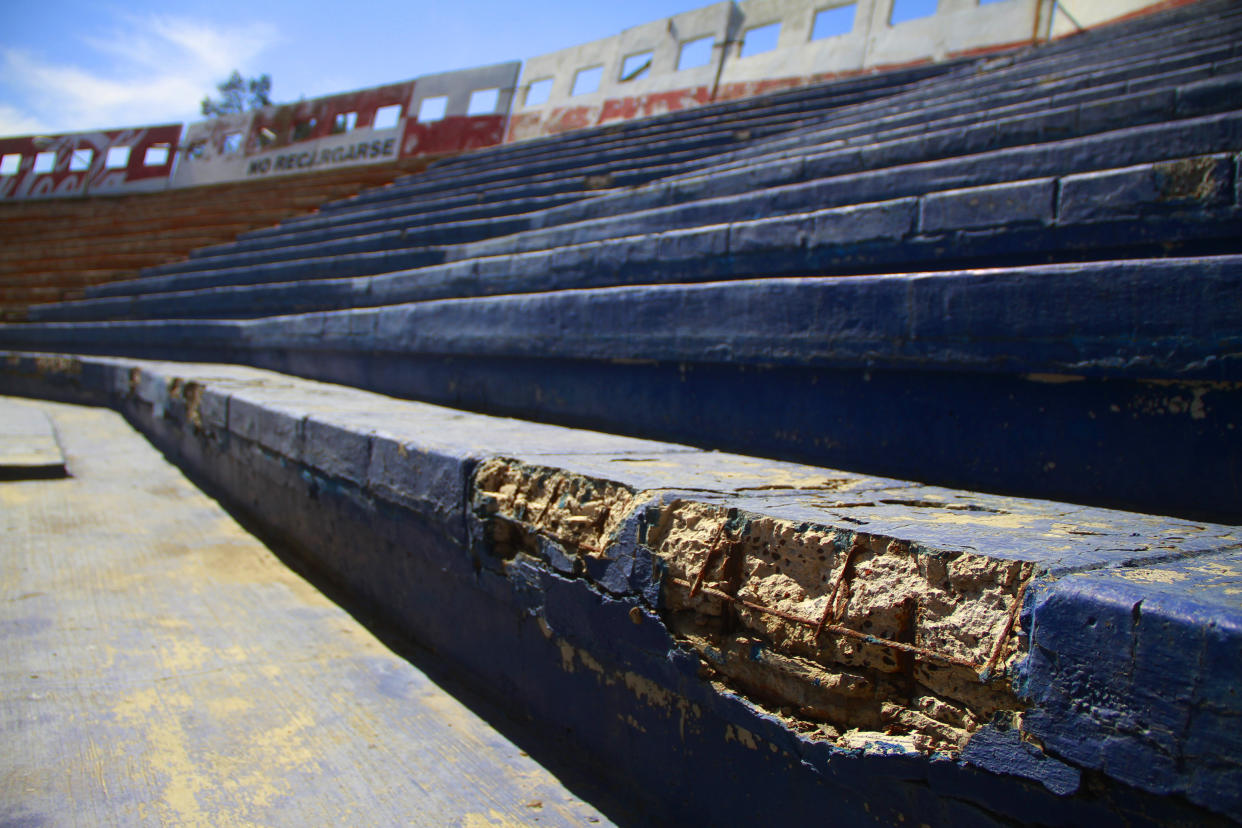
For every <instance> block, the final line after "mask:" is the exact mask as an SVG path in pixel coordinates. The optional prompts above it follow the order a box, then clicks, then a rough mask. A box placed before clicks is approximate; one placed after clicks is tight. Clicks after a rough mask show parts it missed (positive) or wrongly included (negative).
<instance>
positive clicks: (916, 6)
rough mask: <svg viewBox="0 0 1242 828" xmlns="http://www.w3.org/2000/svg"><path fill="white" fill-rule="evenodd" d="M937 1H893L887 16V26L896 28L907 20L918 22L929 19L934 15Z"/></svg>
mask: <svg viewBox="0 0 1242 828" xmlns="http://www.w3.org/2000/svg"><path fill="white" fill-rule="evenodd" d="M938 2H939V0H893V11H892V13H890V14H889V16H888V24H889V25H890V26H896V25H897V24H898V23H905V22H906V21H907V20H918V19H919V18H921V17H931V16H932V15H933V14H935V13H936V4H937V3H938Z"/></svg>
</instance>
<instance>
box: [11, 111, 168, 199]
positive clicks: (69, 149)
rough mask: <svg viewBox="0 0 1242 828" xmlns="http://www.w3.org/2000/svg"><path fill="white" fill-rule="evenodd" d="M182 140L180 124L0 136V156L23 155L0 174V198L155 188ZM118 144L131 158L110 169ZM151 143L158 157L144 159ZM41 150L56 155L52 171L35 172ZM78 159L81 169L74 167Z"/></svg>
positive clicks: (166, 173)
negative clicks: (12, 168)
mask: <svg viewBox="0 0 1242 828" xmlns="http://www.w3.org/2000/svg"><path fill="white" fill-rule="evenodd" d="M180 140H181V125H180V124H161V125H158V126H147V127H135V128H133V129H117V130H104V131H100V132H75V133H71V134H68V135H48V136H23V137H19V138H0V156H11V155H20V156H21V161H20V163H19V164H18V167H17V170H16V172H15V174H12V175H0V199H6V200H7V199H18V198H40V197H54V196H74V195H85V194H86V193H88V192H90V193H124V192H137V191H141V190H147V189H159V188H162V187H163V186H164V184H165V182H167V180H168V176H169V174H170V173H171V172H172V168H173V160H174V159H175V158H176V155H177V149H178V144H179V142H180ZM117 147H128V148H129V158H128V160H127V161H126V163H125V165H124V166H121V167H117V168H115V169H109V168H108V167H107V161H108V151H109V150H111V149H113V148H117ZM152 148H155V151H156V153H158V154H159V155H161V156H162V158H159V159H158V163H152V164H147V163H146V161H147V150H149V149H152ZM161 150H162V152H161ZM40 153H52V154H54V155H55V162H54V164H53V165H52V169H51V171H49V172H40V173H36V172H35V171H34V168H35V160H36V158H37V156H38V155H39V154H40ZM88 159H89V160H88ZM152 160H157V159H156V158H155V157H154V156H153V158H152ZM75 161H76V162H77V163H75ZM80 163H82V164H84V167H85V168H84V169H74V167H77V166H79V164H80Z"/></svg>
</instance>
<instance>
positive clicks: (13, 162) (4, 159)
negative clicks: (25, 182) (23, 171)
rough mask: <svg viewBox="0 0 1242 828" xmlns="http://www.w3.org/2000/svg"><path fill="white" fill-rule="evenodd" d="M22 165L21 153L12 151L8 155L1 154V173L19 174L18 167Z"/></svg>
mask: <svg viewBox="0 0 1242 828" xmlns="http://www.w3.org/2000/svg"><path fill="white" fill-rule="evenodd" d="M21 165H22V156H21V153H18V152H11V153H9V154H8V155H4V156H0V175H17V169H18V167H20V166H21Z"/></svg>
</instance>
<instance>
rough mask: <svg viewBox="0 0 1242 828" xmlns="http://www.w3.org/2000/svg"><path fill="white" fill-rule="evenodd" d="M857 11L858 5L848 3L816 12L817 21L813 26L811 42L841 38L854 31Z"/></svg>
mask: <svg viewBox="0 0 1242 828" xmlns="http://www.w3.org/2000/svg"><path fill="white" fill-rule="evenodd" d="M857 9H858V4H857V3H847V4H846V5H844V6H834V7H833V8H831V9H820V10H819V11H817V12H815V21H814V23H812V24H811V40H823V39H824V38H826V37H840V36H841V35H846V34H849V33H850V32H852V31H854V12H855V11H856V10H857Z"/></svg>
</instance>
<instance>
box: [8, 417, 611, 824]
mask: <svg viewBox="0 0 1242 828" xmlns="http://www.w3.org/2000/svg"><path fill="white" fill-rule="evenodd" d="M10 402H11V401H6V400H4V399H3V398H0V403H4V405H3V407H0V411H2V412H4V413H5V418H6V419H5V420H4V421H5V422H9V421H16V417H17V415H16V414H12V415H10V412H13V411H15V410H16V409H17V406H18V405H20V406H21V409H22V414H23V415H29V412H30V411H38V412H45V413H46V414H47V416H48V417H49V418H50V420H51V422H52V423H53V424H54V426H55V429H56V431H57V433H58V434H59V435H60V438H61V444H62V446H63V448H64V450H65V455H66V457H67V461H68V468H69V473H70V477H68V478H66V479H60V480H33V481H7V482H4V483H0V537H3V538H4V540H3V543H2V544H0V637H2V638H0V640H2V641H3V645H2V646H0V743H3V744H4V746H5V747H4V749H3V750H0V824H4V825H30V826H34V825H75V824H91V825H133V824H179V825H208V824H210V825H245V824H268V825H271V824H284V825H308V824H341V825H347V824H354V825H395V824H406V825H408V824H421V825H462V826H482V825H511V824H544V825H583V824H599V823H607V822H608V820H607V818H606V817H604V816H603V815H602V814H601V813H599V812H598V811H597V810H596V809H595V808H593V807H592V806H590V805H588V804H586V803H584V802H583V801H582V800H580V799H578V798H576V797H575V796H574V795H573V794H572V793H571V792H570V791H569V790H568V789H566V788H565V787H564V786H563V785H562V784H561V783H560V782H558V780H557V779H556V778H555V777H553V776H552V775H551V773H549V772H548V771H547V770H545V769H544V768H543V767H541V766H540V765H539V764H538V763H536V762H535V760H533V759H532V758H530V757H529V756H527V755H525V753H524V752H523V751H521V750H520V749H519V748H518V747H517V746H516V745H514V744H513V743H512V742H510V741H509V740H508V739H506V738H505V737H504V736H502V735H500V734H499V733H498V732H497V731H495V730H494V729H492V728H491V727H489V725H488V724H487V723H485V722H484V721H483V720H482V719H480V718H479V717H478V716H476V715H475V714H474V713H472V712H471V711H470V710H468V709H467V708H466V707H464V706H463V705H462V704H461V703H460V702H458V701H457V700H456V699H454V698H453V697H452V696H450V695H449V694H448V693H446V692H445V691H444V690H442V689H441V688H440V687H439V686H437V685H436V684H435V683H434V682H433V681H432V680H431V679H430V678H429V677H428V676H427V675H426V674H425V673H423V672H421V671H420V670H419V669H417V668H415V667H414V666H412V665H411V664H410V663H408V662H407V661H405V660H403V659H401V658H399V657H397V656H396V655H394V654H393V653H392V652H391V651H390V650H388V649H387V648H386V647H385V646H384V645H383V644H382V643H381V642H379V641H378V640H377V639H376V638H375V637H374V636H373V635H372V634H371V633H370V632H368V631H367V630H366V629H365V628H363V627H362V626H361V625H360V624H359V623H358V622H357V621H355V620H354V619H353V618H351V617H350V616H349V615H347V614H346V613H345V612H344V611H342V610H341V609H340V608H338V607H337V606H336V605H334V604H333V603H331V602H330V601H329V600H328V599H327V598H325V597H324V596H323V595H321V594H320V593H319V592H318V591H316V590H315V589H314V588H313V587H312V586H310V585H309V584H307V583H306V582H305V581H303V580H301V579H300V578H299V577H298V576H297V575H295V574H294V573H292V572H291V571H290V570H289V569H287V568H286V567H285V566H284V565H283V564H282V563H281V562H280V561H279V560H278V559H277V558H276V557H275V556H274V555H273V554H272V552H270V551H269V550H268V549H267V548H266V547H264V546H263V545H262V544H261V543H260V542H259V541H258V540H256V539H255V538H254V537H252V536H250V535H248V534H247V533H246V532H245V531H244V530H243V529H242V528H241V527H240V526H238V524H237V523H235V522H234V521H233V519H232V518H231V517H230V516H229V515H228V514H227V513H226V512H224V511H223V510H222V509H221V508H220V506H219V505H218V504H217V503H215V502H214V501H213V500H211V499H210V498H208V497H207V496H206V495H204V494H203V493H202V492H200V491H199V490H198V489H197V488H195V487H194V486H193V485H192V484H191V483H190V482H189V481H188V480H186V478H185V477H183V476H182V474H181V473H180V472H179V471H178V470H177V469H176V468H175V467H173V466H172V465H170V464H169V463H168V462H167V461H166V460H165V459H164V458H163V457H162V456H161V455H160V454H159V453H158V452H157V451H156V450H155V449H154V448H152V447H151V446H150V445H149V444H148V443H147V442H146V441H145V440H144V439H143V438H142V437H141V436H140V435H138V434H137V433H136V432H134V431H133V430H132V429H131V428H130V427H129V425H128V424H127V423H126V422H125V421H124V420H123V419H122V418H121V417H120V416H119V415H118V414H116V413H114V412H112V411H108V410H105V409H96V408H84V407H78V406H70V405H60V404H53V403H20V404H18V403H15V402H12V403H11V404H10Z"/></svg>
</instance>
